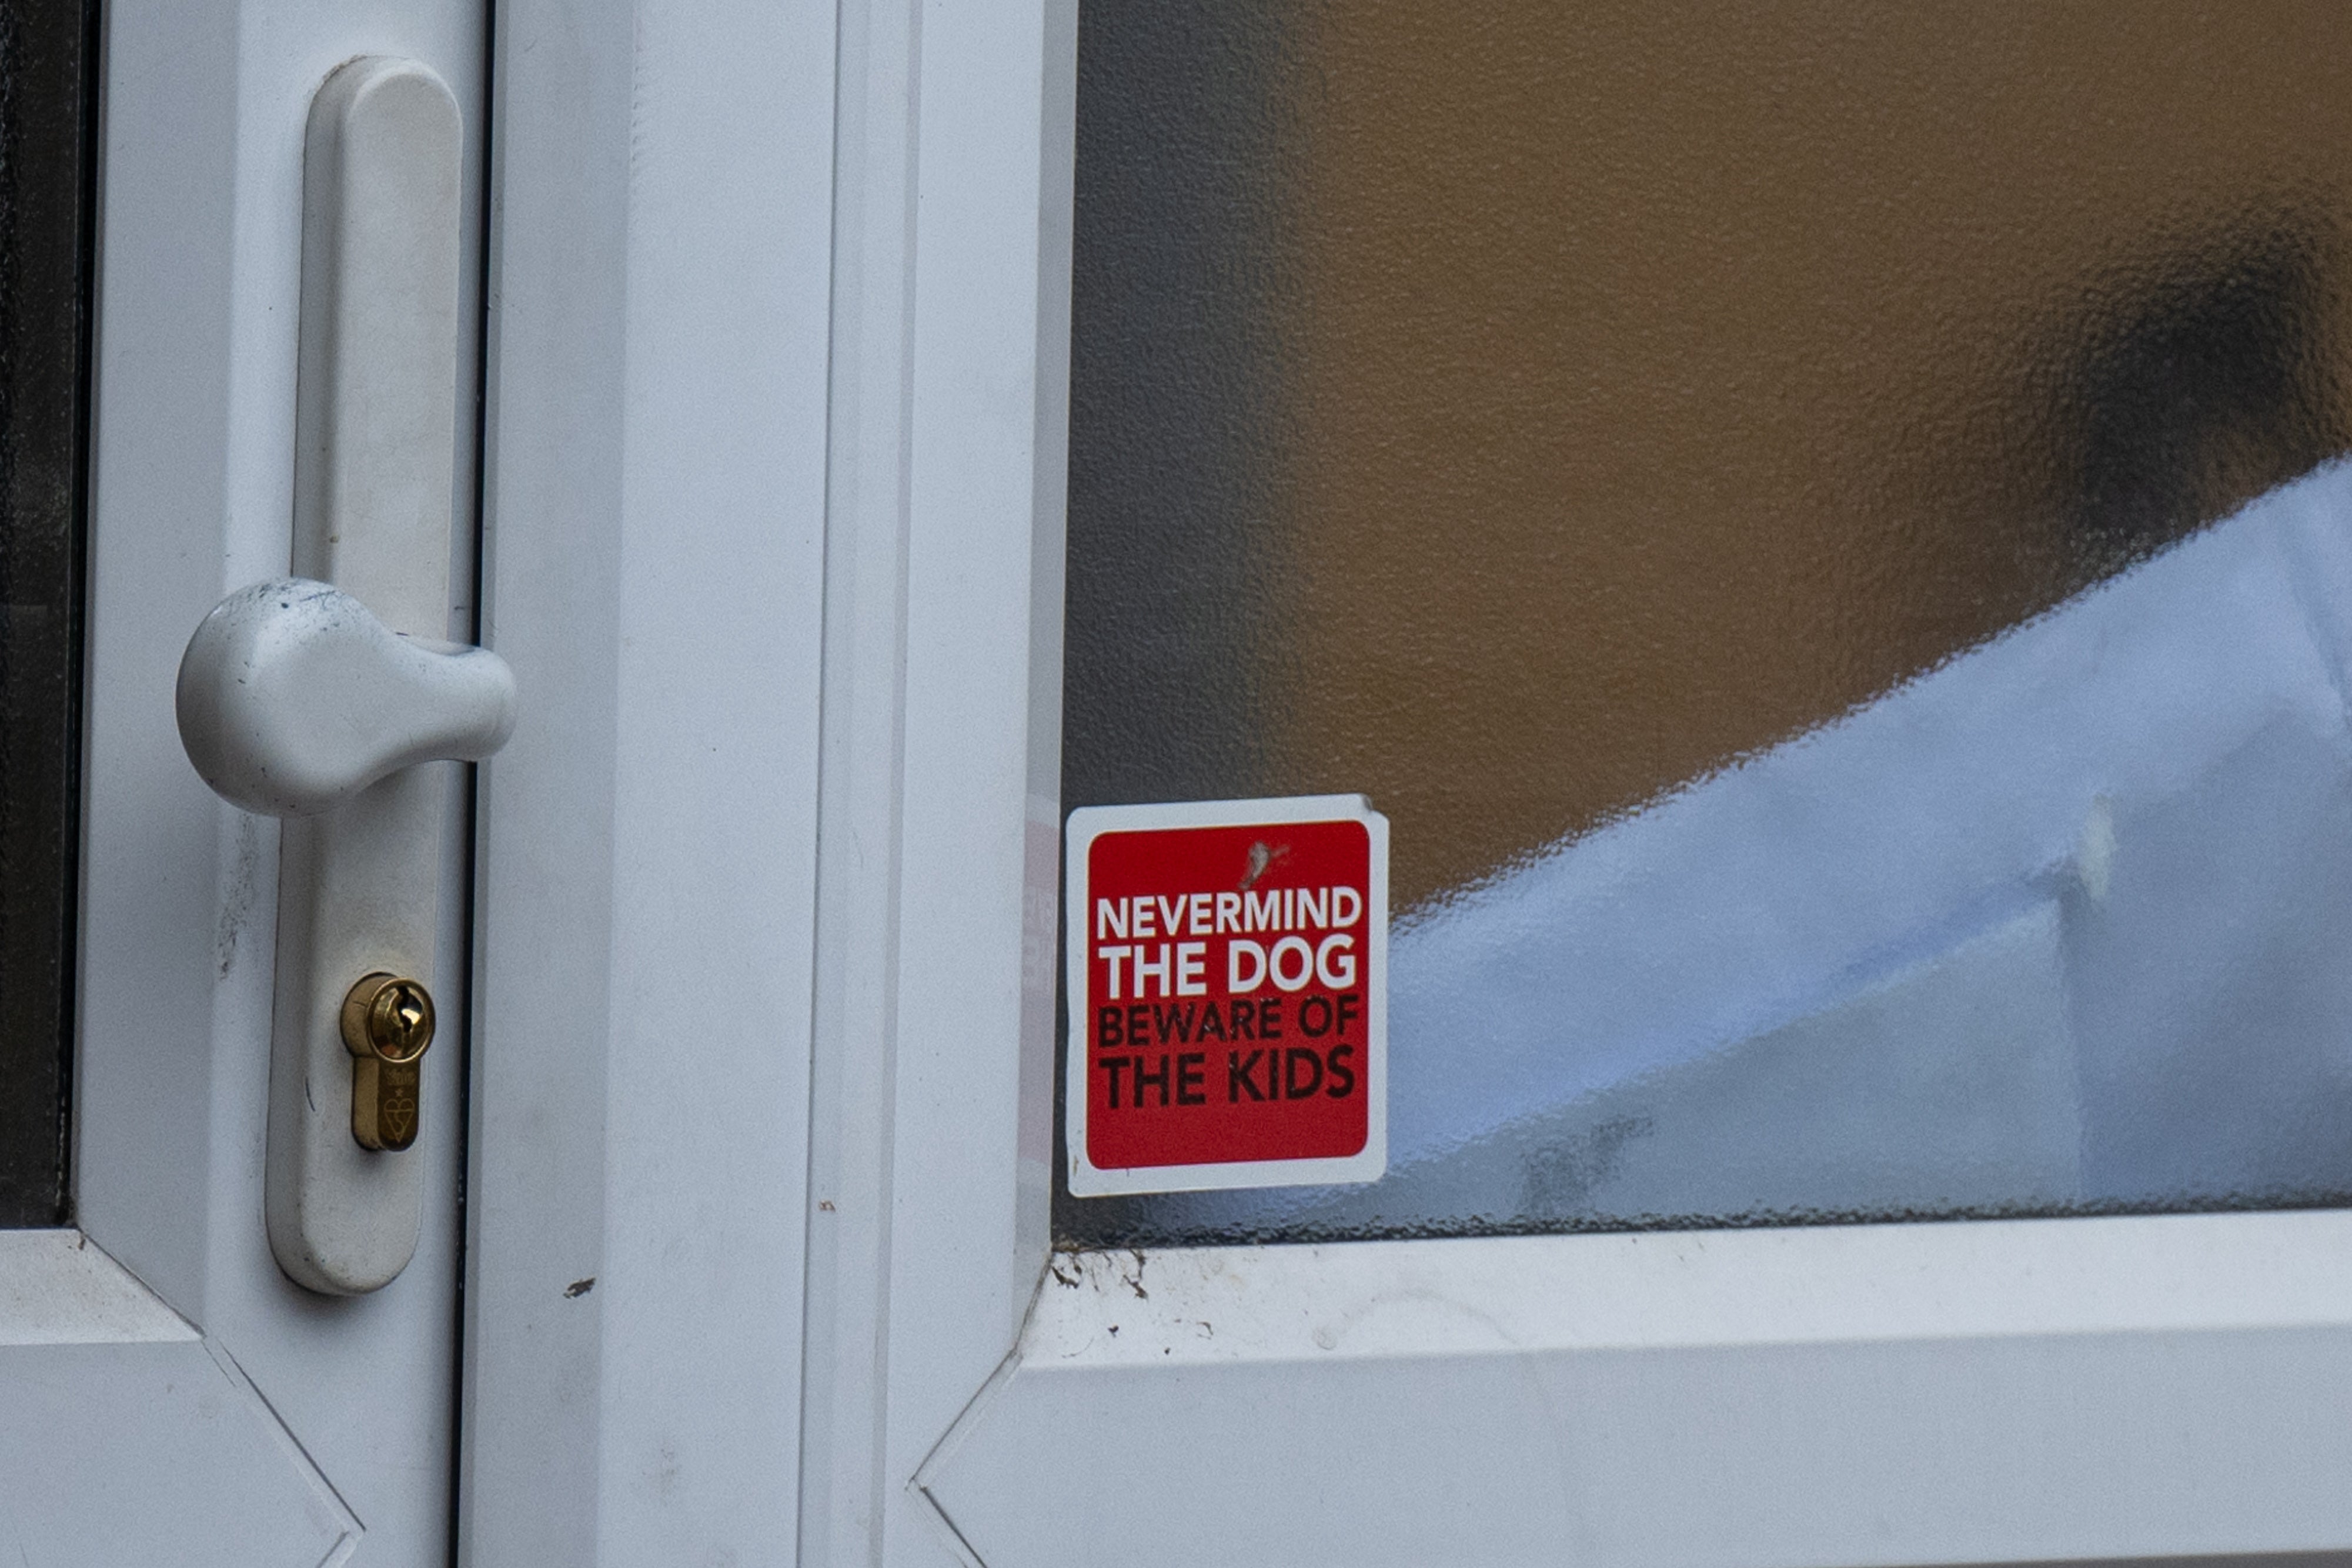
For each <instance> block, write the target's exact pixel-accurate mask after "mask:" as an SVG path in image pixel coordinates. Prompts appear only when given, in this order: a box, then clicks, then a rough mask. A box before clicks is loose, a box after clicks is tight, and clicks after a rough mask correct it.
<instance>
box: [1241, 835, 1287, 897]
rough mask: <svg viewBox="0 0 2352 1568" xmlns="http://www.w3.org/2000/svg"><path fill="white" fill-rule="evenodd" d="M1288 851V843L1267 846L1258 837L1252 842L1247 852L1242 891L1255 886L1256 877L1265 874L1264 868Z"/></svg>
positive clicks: (1245, 891)
mask: <svg viewBox="0 0 2352 1568" xmlns="http://www.w3.org/2000/svg"><path fill="white" fill-rule="evenodd" d="M1289 852H1290V846H1289V845H1288V844H1279V845H1276V846H1274V847H1271V848H1269V847H1268V846H1267V844H1266V842H1265V840H1264V839H1260V840H1259V841H1257V842H1256V843H1254V844H1252V845H1251V846H1250V852H1249V874H1248V875H1247V876H1245V877H1244V878H1242V891H1243V892H1244V893H1247V892H1248V891H1249V890H1250V889H1251V888H1253V887H1255V886H1256V885H1257V879H1258V878H1260V877H1262V876H1264V875H1265V868H1266V867H1268V866H1270V865H1272V864H1273V863H1274V862H1276V861H1278V860H1280V859H1281V858H1282V857H1283V856H1285V855H1286V854H1288V853H1289Z"/></svg>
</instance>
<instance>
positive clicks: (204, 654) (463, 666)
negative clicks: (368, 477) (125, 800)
mask: <svg viewBox="0 0 2352 1568" xmlns="http://www.w3.org/2000/svg"><path fill="white" fill-rule="evenodd" d="M177 706H178V708H179V717H180V743H181V744H182V745H183V746H184V747H186V748H187V753H188V760H189V761H191V762H193V763H194V764H195V765H196V771H197V772H198V773H199V774H201V775H202V776H203V778H204V780H205V783H207V784H209V785H211V786H212V787H213V789H215V790H216V791H218V792H219V793H220V795H221V796H223V797H224V798H225V799H226V800H229V801H230V802H231V803H232V804H235V805H237V806H242V807H244V808H245V809H246V810H248V811H257V812H260V813H261V814H263V815H265V816H272V817H308V816H315V815H317V814H318V813H320V812H321V811H327V810H332V809H333V808H335V807H336V806H339V805H341V803H342V802H344V801H345V800H349V799H351V798H352V796H354V795H356V794H358V793H359V792H360V791H361V790H362V789H366V788H367V787H368V786H369V785H371V784H373V783H375V782H376V781H377V780H378V779H383V778H386V777H388V776H390V775H391V774H394V773H396V772H398V771H400V769H402V768H408V767H412V766H414V765H415V764H417V763H420V762H431V761H436V760H440V759H444V758H446V759H451V760H455V761H460V762H478V761H480V760H481V759H482V758H486V757H488V756H489V755H490V754H491V753H492V752H494V751H496V750H498V748H499V747H501V746H503V745H505V744H506V739H507V737H508V736H509V735H510V734H512V733H513V731H514V723H515V684H514V672H513V671H511V670H509V668H508V667H507V662H506V661H505V660H504V659H501V658H499V656H498V655H497V654H496V653H491V652H490V651H489V650H488V649H486V648H467V647H459V646H455V645H453V644H450V643H430V642H423V641H419V640H416V639H412V638H407V637H402V636H399V635H397V634H395V633H394V632H393V631H392V630H391V629H390V628H388V627H386V626H385V625H384V623H383V622H381V621H379V620H377V619H376V618H375V616H374V615H373V614H372V613H371V612H369V610H368V608H367V606H365V605H364V604H362V603H361V602H360V601H358V600H356V599H354V598H352V596H351V595H350V594H348V593H345V592H343V591H341V589H338V588H332V587H330V586H329V585H327V584H326V583H323V582H311V581H309V580H305V579H302V578H299V577H289V578H280V579H278V580H275V581H271V582H258V583H256V584H254V585H253V586H252V587H250V588H244V589H239V590H238V591H236V592H235V593H232V594H230V595H229V596H228V597H227V598H226V599H224V600H222V601H220V603H219V604H218V605H216V606H215V607H214V609H213V612H212V613H211V614H209V615H207V616H205V618H204V620H203V622H201V623H199V624H198V625H197V627H196V634H195V635H194V637H192V638H190V639H189V640H188V651H187V652H186V653H184V654H183V655H182V656H181V659H180V684H179V692H178V704H177Z"/></svg>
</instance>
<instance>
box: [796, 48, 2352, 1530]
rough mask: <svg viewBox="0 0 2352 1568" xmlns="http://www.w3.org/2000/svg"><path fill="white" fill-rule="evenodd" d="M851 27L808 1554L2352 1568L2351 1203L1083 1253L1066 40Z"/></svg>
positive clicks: (835, 442) (806, 1454)
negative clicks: (1069, 515)
mask: <svg viewBox="0 0 2352 1568" xmlns="http://www.w3.org/2000/svg"><path fill="white" fill-rule="evenodd" d="M1071 13H1072V8H1071V7H1070V6H1067V5H998V6H957V5H922V6H901V5H851V6H847V7H845V8H844V13H843V22H842V26H843V29H844V32H843V37H842V42H841V48H840V56H839V57H840V76H839V84H840V86H839V91H840V95H841V96H840V106H839V110H838V120H837V123H838V125H839V127H840V143H839V151H838V153H837V167H838V171H839V173H838V183H837V186H836V190H835V198H834V212H835V222H836V228H835V237H834V261H835V316H834V324H833V333H834V336H833V345H832V355H833V359H832V370H831V416H830V423H831V462H832V469H831V475H830V485H829V493H828V515H827V559H826V573H827V576H826V588H827V593H826V609H825V613H826V646H825V664H824V790H823V807H822V812H821V817H820V843H821V845H822V852H821V856H820V862H819V882H818V886H819V898H818V920H817V925H816V932H815V953H816V956H817V967H816V972H815V996H816V1005H815V1012H814V1018H815V1033H814V1083H813V1105H814V1110H813V1113H812V1116H811V1122H810V1126H811V1129H812V1145H811V1156H810V1163H809V1172H810V1176H809V1186H808V1189H807V1202H808V1205H809V1208H810V1216H809V1224H810V1229H809V1237H810V1243H809V1265H808V1266H809V1286H808V1291H807V1303H808V1308H807V1310H808V1319H807V1324H806V1331H805V1332H806V1336H807V1346H808V1350H807V1355H806V1359H805V1363H804V1365H805V1369H806V1377H807V1388H806V1403H805V1406H804V1408H805V1411H806V1415H805V1416H804V1419H803V1426H802V1430H801V1434H800V1436H801V1441H802V1449H801V1460H800V1464H801V1478H802V1486H803V1492H802V1516H801V1519H802V1522H801V1535H800V1540H801V1546H802V1558H801V1560H802V1561H803V1562H805V1563H826V1564H846V1563H947V1562H952V1561H958V1560H961V1561H963V1562H965V1563H984V1564H986V1565H987V1568H1016V1565H1022V1564H1048V1563H1052V1564H1069V1563H1104V1564H1109V1563H1117V1564H1120V1565H1122V1568H1129V1565H1134V1564H1143V1563H1151V1564H1162V1563H1164V1564H1171V1565H1174V1564H1216V1565H1217V1568H1236V1565H1239V1564H1249V1563H1264V1564H1268V1565H1273V1564H1281V1565H1284V1568H1297V1565H1301V1564H1310V1563H1328V1564H1333V1565H1335V1568H1336V1565H1339V1564H1347V1565H1349V1568H1370V1565H1375V1564H1391V1563H1393V1564H1398V1565H1401V1568H1402V1565H1403V1564H1416V1565H1426V1564H1433V1563H1562V1562H1573V1563H1662V1564H1663V1563H1726V1564H1729V1563H1782V1564H1794V1563H1822V1564H1828V1563H1981V1562H1993V1561H2011V1562H2023V1561H2034V1560H2053V1559H2095V1558H2116V1557H2153V1556H2163V1555H2181V1554H2186V1555H2195V1554H2238V1553H2255V1552H2320V1551H2326V1552H2341V1551H2343V1550H2345V1549H2347V1547H2352V1216H2347V1215H2344V1214H2341V1213H2333V1212H2308V1213H2296V1214H2270V1215H2263V1214H2217V1215H2198V1216H2179V1217H2158V1218H2092V1219H2076V1220H2046V1221H2027V1222H2014V1223H2011V1222H1998V1223H1991V1222H1956V1223H1947V1224H1936V1225H1920V1226H1878V1227H1848V1228H1818V1229H1798V1230H1761V1231H1748V1232H1739V1233H1729V1232H1716V1233H1708V1232H1703V1231H1700V1232H1680V1233H1665V1234H1644V1235H1626V1236H1591V1237H1564V1238H1563V1237H1552V1238H1541V1237H1530V1238H1506V1239H1478V1240H1433V1241H1402V1242H1378V1243H1358V1244H1350V1245H1340V1246H1325V1247H1317V1248H1296V1249H1293V1248H1282V1247H1273V1248H1253V1249H1199V1250H1186V1251H1175V1252H1149V1251H1147V1252H1138V1253H1126V1252H1119V1253H1099V1254H1080V1255H1076V1256H1067V1257H1062V1258H1055V1257H1053V1256H1051V1254H1050V1252H1049V1244H1048V1238H1047V1196H1046V1195H1047V1189H1048V1186H1049V1182H1048V1179H1047V1177H1048V1162H1049V1161H1050V1160H1051V1158H1052V1157H1053V1151H1052V1147H1051V1141H1050V1128H1051V1106H1052V1101H1051V1094H1052V1089H1051V1082H1050V1081H1051V1076H1052V1075H1051V1071H1050V1068H1051V1063H1052V1059H1053V1050H1052V1028H1053V1007H1054V998H1053V983H1054V974H1055V968H1054V963H1055V952H1054V945H1055V902H1054V901H1055V896H1056V894H1055V888H1056V875H1055V872H1056V866H1055V860H1056V839H1057V830H1058V823H1059V817H1060V810H1059V805H1058V802H1057V801H1056V800H1055V779H1056V776H1057V747H1058V744H1059V735H1060V716H1059V713H1058V697H1059V692H1060V678H1059V677H1060V668H1059V658H1060V651H1059V616H1060V607H1061V593H1062V583H1061V559H1062V558H1061V550H1062V534H1061V528H1062V523H1061V506H1062V491H1061V486H1062V474H1063V463H1064V446H1063V438H1064V430H1065V418H1066V407H1065V401H1064V400H1065V385H1066V382H1065V375H1066V345H1067V270H1066V269H1067V262H1068V243H1069V241H1068V234H1069V228H1068V225H1069V214H1070V202H1071V176H1070V158H1071V145H1072V103H1073V78H1074V71H1075V47H1074V39H1075V23H1074V18H1073V16H1072V14H1071Z"/></svg>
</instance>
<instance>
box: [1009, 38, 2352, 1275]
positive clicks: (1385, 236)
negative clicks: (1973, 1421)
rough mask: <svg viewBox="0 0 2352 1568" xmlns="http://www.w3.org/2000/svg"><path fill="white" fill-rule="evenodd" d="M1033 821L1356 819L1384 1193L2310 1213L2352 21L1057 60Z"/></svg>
mask: <svg viewBox="0 0 2352 1568" xmlns="http://www.w3.org/2000/svg"><path fill="white" fill-rule="evenodd" d="M1078 82H1079V89H1078V91H1079V104H1078V152H1077V165H1076V168H1077V187H1076V256H1075V266H1076V270H1075V292H1074V307H1073V350H1072V407H1071V463H1070V542H1069V577H1068V601H1067V618H1066V714H1065V736H1064V773H1063V789H1064V799H1063V803H1064V805H1065V807H1072V806H1078V805H1087V804H1103V803H1115V802H1127V801H1147V800H1187V799H1203V798H1207V799H1215V798H1234V797H1245V796H1258V795H1289V794H1307V793H1322V792H1341V791H1361V792H1362V793H1364V794H1366V795H1368V796H1369V797H1370V799H1371V800H1372V802H1373V804H1374V805H1375V806H1376V807H1378V808H1379V809H1380V810H1382V811H1384V812H1385V813H1387V815H1388V816H1389V818H1390V821H1391V831H1392V853H1393V884H1394V892H1395V899H1394V910H1395V917H1396V936H1395V941H1394V946H1393V967H1392V977H1391V1036H1390V1049H1391V1074H1392V1082H1391V1108H1390V1145H1391V1169H1390V1174H1389V1175H1388V1176H1387V1177H1385V1178H1384V1179H1383V1180H1381V1182H1379V1183H1377V1184H1374V1185H1371V1186H1364V1187H1355V1188H1329V1189H1292V1190H1285V1191H1263V1192H1243V1193H1222V1194H1194V1195H1173V1196H1162V1197H1143V1198H1121V1199H1093V1200H1076V1199H1073V1198H1071V1197H1068V1195H1067V1194H1066V1193H1065V1194H1061V1195H1059V1196H1058V1197H1057V1201H1056V1207H1055V1215H1056V1224H1057V1228H1058V1229H1059V1231H1060V1233H1061V1234H1062V1236H1063V1237H1064V1238H1065V1239H1067V1240H1072V1241H1082V1242H1089V1243H1118V1244H1138V1245H1140V1244H1147V1243H1169V1242H1181V1241H1197V1240H1208V1239H1242V1238H1259V1237H1269V1238H1277V1239H1308V1238H1322V1237H1349V1236H1375V1235H1395V1234H1439V1233H1463V1232H1479V1231H1510V1230H1543V1229H1560V1228H1622V1227H1638V1226H1696V1225H1719V1224H1752V1223H1776V1222H1787V1221H1792V1220H1794V1221H1803V1220H1826V1219H1859V1218H1904V1217H1934V1216H1961V1215H1991V1214H2063V1213H2079V1212H2092V1211H2118V1210H2163V1209H2189V1208H2212V1207H2252V1206H2280V1205H2310V1204H2336V1203H2342V1202H2345V1201H2347V1200H2352V963H2347V958H2346V955H2347V953H2352V726H2347V706H2346V705H2347V691H2352V465H2339V464H2338V463H2337V461H2336V459H2337V458H2338V457H2339V455H2342V454H2344V453H2345V452H2347V449H2352V397H2347V386H2346V381H2345V376H2344V371H2343V368H2344V366H2345V365H2346V363H2347V358H2346V356H2347V350H2352V312H2347V302H2352V254H2347V240H2352V186H2347V181H2352V11H2347V10H2345V9H2344V8H2342V7H2340V6H2337V5H2328V4H2270V5H2263V4H2253V3H2246V4H2240V5H2231V6H2226V7H2213V6H2208V5H2189V4H2163V3H2142V0H2135V3H2133V4H2129V5H2125V4H2115V5H2075V6H2053V5H2038V4H2032V5H2025V4H2014V5H1981V4H1979V5H1937V6H1903V7H1897V6H1883V5H1864V4H1860V3H1859V0H1853V3H1846V4H1837V5H1773V6H1756V5H1744V4H1720V5H1677V6H1671V7H1667V6H1658V5H1645V4H1635V5H1597V4H1596V5H1575V6H1550V5H1519V6H1511V7H1504V8H1500V9H1496V8H1491V7H1490V8H1485V9H1480V8H1475V7H1472V8H1465V7H1459V6H1444V5H1427V4H1424V3H1412V4H1406V3H1403V0H1350V3H1349V4H1344V5H1342V4H1298V5H1285V6H1268V7H1250V6H1237V5H1210V4H1205V3H1200V0H1087V4H1086V5H1084V6H1083V8H1082V11H1081V17H1080V37H1079V74H1078Z"/></svg>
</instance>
